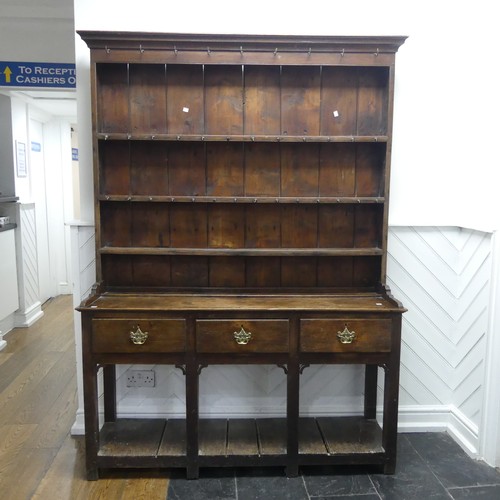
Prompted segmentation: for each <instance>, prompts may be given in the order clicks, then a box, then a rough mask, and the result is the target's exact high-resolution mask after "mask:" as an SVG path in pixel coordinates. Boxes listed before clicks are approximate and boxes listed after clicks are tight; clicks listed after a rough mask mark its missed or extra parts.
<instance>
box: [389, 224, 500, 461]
mask: <svg viewBox="0 0 500 500" xmlns="http://www.w3.org/2000/svg"><path fill="white" fill-rule="evenodd" d="M388 248H389V251H388V254H389V255H388V277H389V278H388V284H389V286H390V288H391V290H392V292H393V294H394V295H395V296H396V297H397V298H398V299H399V300H401V301H402V302H403V304H404V305H405V307H407V308H408V312H407V313H406V314H405V315H404V317H403V340H402V351H401V389H400V427H401V428H402V429H405V430H431V429H447V430H448V431H449V432H450V433H451V434H453V435H455V437H456V438H457V440H458V441H459V442H460V443H461V444H462V445H463V446H464V448H466V449H467V450H468V451H469V452H470V453H472V454H475V453H476V452H477V447H478V435H479V425H480V423H481V408H482V405H483V390H484V387H483V383H484V368H485V366H484V365H485V349H486V332H487V325H488V301H489V282H490V273H491V261H490V253H491V235H490V234H489V233H483V232H479V231H474V230H470V229H462V228H456V227H452V228H429V227H426V228H415V227H413V228H391V230H390V232H389V242H388Z"/></svg>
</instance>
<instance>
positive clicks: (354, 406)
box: [79, 227, 491, 452]
mask: <svg viewBox="0 0 500 500" xmlns="http://www.w3.org/2000/svg"><path fill="white" fill-rule="evenodd" d="M91 231H92V230H91V229H90V228H85V229H84V232H85V234H80V247H79V248H80V252H83V253H86V255H87V257H82V259H81V262H85V263H86V266H84V267H85V269H82V268H80V269H81V273H87V274H86V278H85V279H82V280H81V281H82V282H83V281H84V282H85V283H86V284H87V285H88V286H90V283H91V282H92V279H91V277H90V276H88V272H89V269H90V270H91V271H92V270H93V267H92V266H91V267H90V268H89V264H90V261H91V256H92V255H93V254H92V252H93V248H90V247H88V248H87V249H86V250H85V244H84V243H85V242H86V243H88V244H91V243H92V242H93V238H92V237H91ZM490 252H491V234H490V233H483V232H479V231H473V230H469V229H462V228H457V227H422V228H419V227H391V228H390V232H389V240H388V284H389V286H390V288H391V289H392V292H393V293H394V295H395V296H396V297H397V298H398V299H399V300H401V301H402V302H403V304H404V305H405V306H406V307H407V308H408V312H407V313H406V314H405V315H404V318H403V341H402V356H401V359H402V364H401V390H400V424H401V428H402V429H404V430H438V429H439V430H442V429H448V430H451V432H452V433H454V434H455V435H456V437H457V438H458V440H460V441H463V442H465V445H464V446H465V447H467V448H468V449H469V450H472V452H473V450H474V449H475V448H476V447H477V440H478V428H479V425H480V421H481V408H482V405H483V401H482V398H483V380H484V358H485V346H486V328H487V315H488V301H489V280H490V272H491V269H490V268H491V262H490ZM83 288H87V286H85V287H82V289H81V292H82V294H84V295H85V294H88V292H89V289H87V290H86V291H85V290H83ZM141 368H151V367H149V366H147V367H145V366H134V369H141ZM128 369H130V366H121V367H118V370H117V376H118V381H117V393H118V399H119V404H118V411H119V413H120V414H121V415H122V416H126V415H142V416H180V415H182V414H183V413H184V411H185V388H184V375H183V374H182V372H181V371H180V370H179V369H177V368H174V367H172V366H159V365H158V366H155V367H154V369H155V372H156V380H157V384H156V387H155V388H150V389H144V388H140V389H137V388H127V387H126V372H127V370H128ZM363 374H364V371H363V368H362V367H358V366H323V365H319V366H311V367H309V368H306V369H305V370H304V372H303V374H302V378H301V394H300V408H301V412H302V414H303V415H312V414H315V415H321V414H325V413H335V414H343V413H352V412H361V409H362V403H363ZM382 382H383V372H382V371H381V373H380V384H379V385H380V389H379V390H380V392H381V391H382V389H381V387H382ZM380 396H382V394H380ZM285 405H286V376H285V374H284V372H283V370H282V369H281V368H279V367H276V366H245V365H243V366H210V367H207V368H204V369H203V370H202V372H201V375H200V413H201V414H202V415H211V416H225V415H234V416H244V415H266V416H274V415H280V414H284V412H285Z"/></svg>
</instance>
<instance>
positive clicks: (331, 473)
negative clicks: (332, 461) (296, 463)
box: [301, 467, 378, 498]
mask: <svg viewBox="0 0 500 500" xmlns="http://www.w3.org/2000/svg"><path fill="white" fill-rule="evenodd" d="M362 471H363V469H353V468H351V467H350V468H344V467H308V468H304V469H303V470H302V471H301V472H302V476H303V478H304V482H305V483H306V489H307V493H308V494H309V495H310V496H311V497H315V498H316V497H320V498H322V497H331V496H334V495H335V496H338V495H367V494H369V493H372V494H376V492H375V488H374V486H373V483H372V482H371V480H370V478H369V477H368V474H366V472H364V473H363V472H362ZM350 498H351V497H350ZM377 498H378V496H377Z"/></svg>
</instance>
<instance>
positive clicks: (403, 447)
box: [370, 435, 450, 500]
mask: <svg viewBox="0 0 500 500" xmlns="http://www.w3.org/2000/svg"><path fill="white" fill-rule="evenodd" d="M370 478H371V480H372V481H373V483H374V485H375V488H376V489H377V492H378V494H379V495H380V497H381V498H382V499H384V500H414V499H415V500H422V499H423V498H425V499H432V500H445V499H446V500H450V496H449V495H448V493H447V492H446V490H445V488H444V487H443V485H442V484H441V483H440V482H439V481H438V480H437V479H436V477H435V476H434V474H432V472H431V470H430V469H429V467H428V465H427V464H426V463H425V462H424V461H423V460H422V458H421V457H420V456H419V455H418V453H417V452H416V451H415V450H414V449H413V447H412V446H411V445H410V443H409V442H408V440H407V439H406V437H405V436H404V435H400V436H399V439H398V458H397V465H396V473H395V474H393V475H385V474H371V475H370Z"/></svg>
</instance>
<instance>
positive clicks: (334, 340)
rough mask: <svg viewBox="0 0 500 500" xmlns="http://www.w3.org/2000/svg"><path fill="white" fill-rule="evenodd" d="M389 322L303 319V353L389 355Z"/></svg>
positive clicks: (301, 325)
mask: <svg viewBox="0 0 500 500" xmlns="http://www.w3.org/2000/svg"><path fill="white" fill-rule="evenodd" d="M391 329H392V321H391V320H390V319H303V320H301V321H300V350H301V351H302V352H389V351H390V350H391Z"/></svg>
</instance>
